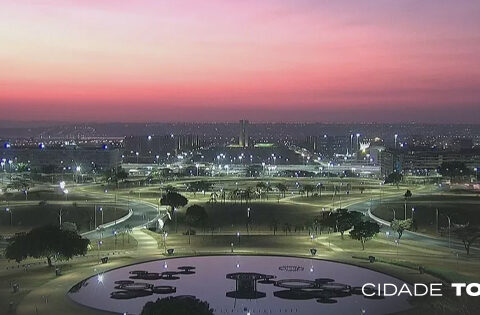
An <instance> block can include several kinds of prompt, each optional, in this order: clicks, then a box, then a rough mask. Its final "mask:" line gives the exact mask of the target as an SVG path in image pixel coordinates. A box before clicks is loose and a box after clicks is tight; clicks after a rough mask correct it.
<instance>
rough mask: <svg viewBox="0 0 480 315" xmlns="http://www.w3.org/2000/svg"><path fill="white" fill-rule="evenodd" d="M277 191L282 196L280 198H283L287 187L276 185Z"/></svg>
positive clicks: (281, 184) (280, 184)
mask: <svg viewBox="0 0 480 315" xmlns="http://www.w3.org/2000/svg"><path fill="white" fill-rule="evenodd" d="M276 186H277V189H278V191H279V192H280V193H281V194H282V197H283V198H285V193H286V192H287V189H288V188H287V185H285V184H283V183H278V184H277V185H276Z"/></svg>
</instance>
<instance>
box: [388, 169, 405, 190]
mask: <svg viewBox="0 0 480 315" xmlns="http://www.w3.org/2000/svg"><path fill="white" fill-rule="evenodd" d="M402 180H403V175H402V174H400V173H398V172H393V173H391V174H389V175H388V176H387V178H385V184H393V185H397V188H398V185H399V184H400V182H401V181H402Z"/></svg>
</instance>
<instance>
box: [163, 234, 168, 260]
mask: <svg viewBox="0 0 480 315" xmlns="http://www.w3.org/2000/svg"><path fill="white" fill-rule="evenodd" d="M167 236H168V233H167V232H165V231H164V232H163V248H164V250H165V254H167Z"/></svg>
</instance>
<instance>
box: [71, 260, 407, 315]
mask: <svg viewBox="0 0 480 315" xmlns="http://www.w3.org/2000/svg"><path fill="white" fill-rule="evenodd" d="M365 283H375V284H376V283H393V284H396V285H397V286H401V285H403V284H404V283H403V282H402V281H401V280H399V279H396V278H394V277H391V276H389V275H386V274H382V273H379V272H376V271H373V270H370V269H366V268H361V267H358V266H353V265H349V264H343V263H338V262H332V261H325V260H318V259H308V258H296V257H283V256H199V257H184V258H172V259H165V260H157V261H151V262H145V263H140V264H135V265H130V266H126V267H122V268H118V269H114V270H110V271H106V272H104V273H100V274H98V275H96V276H94V277H91V278H88V279H85V280H84V281H82V282H80V283H78V284H77V285H75V286H74V287H73V288H72V289H71V290H70V292H69V293H68V295H69V297H70V298H71V299H72V300H74V301H75V302H77V303H80V304H82V305H84V306H87V307H91V308H95V309H99V310H105V311H110V312H115V313H120V314H125V313H126V314H139V313H141V311H142V309H143V307H144V305H145V304H146V303H148V302H155V301H157V299H162V298H166V297H171V296H175V297H184V296H190V297H196V298H197V299H199V300H201V301H205V302H207V303H208V304H209V305H210V308H211V309H213V314H282V313H289V314H319V313H322V314H363V313H366V314H385V313H394V312H399V311H403V310H407V309H409V308H411V305H410V303H409V301H408V299H407V297H405V296H400V297H397V296H395V297H390V296H389V297H384V296H382V294H381V293H380V294H378V292H377V293H376V294H374V295H372V296H370V297H365V296H364V295H363V294H362V290H361V287H362V285H364V284H365Z"/></svg>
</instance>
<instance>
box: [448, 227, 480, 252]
mask: <svg viewBox="0 0 480 315" xmlns="http://www.w3.org/2000/svg"><path fill="white" fill-rule="evenodd" d="M453 233H454V234H455V236H456V237H457V238H458V239H459V240H461V241H462V243H463V246H464V247H465V250H466V251H467V255H469V254H470V247H471V246H472V244H473V243H474V242H475V241H476V240H477V239H478V238H479V237H480V228H479V227H478V226H469V225H467V226H461V227H458V228H456V229H455V230H453Z"/></svg>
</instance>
